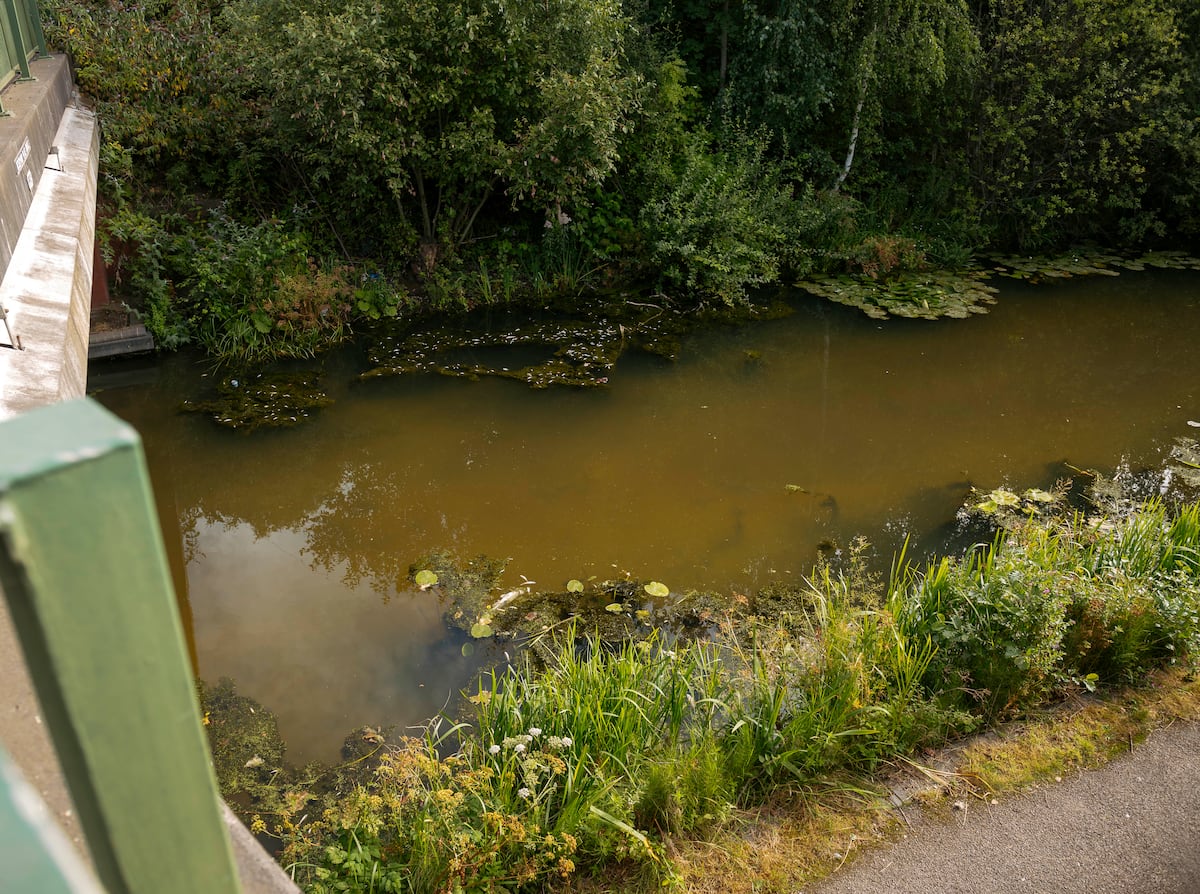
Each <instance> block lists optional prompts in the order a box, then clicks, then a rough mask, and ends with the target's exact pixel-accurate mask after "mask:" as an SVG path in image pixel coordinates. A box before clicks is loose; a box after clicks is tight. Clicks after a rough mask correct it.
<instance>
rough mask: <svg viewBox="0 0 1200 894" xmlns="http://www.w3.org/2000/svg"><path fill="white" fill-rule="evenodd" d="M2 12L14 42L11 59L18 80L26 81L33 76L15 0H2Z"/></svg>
mask: <svg viewBox="0 0 1200 894" xmlns="http://www.w3.org/2000/svg"><path fill="white" fill-rule="evenodd" d="M4 12H5V14H6V15H7V16H8V26H9V28H11V29H12V33H13V41H14V43H16V50H17V58H16V59H14V60H13V63H14V64H15V66H16V68H17V70H18V71H19V72H20V74H19V75H18V76H17V77H18V79H19V80H22V81H28V80H31V79H32V78H33V70H32V69H30V67H29V55H28V48H27V47H26V46H25V35H24V34H22V33H21V19H20V18H19V17H18V16H17V4H16V0H4Z"/></svg>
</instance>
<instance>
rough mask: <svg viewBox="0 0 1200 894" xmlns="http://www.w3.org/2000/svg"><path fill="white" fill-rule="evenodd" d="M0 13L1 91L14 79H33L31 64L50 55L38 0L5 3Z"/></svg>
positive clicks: (16, 0)
mask: <svg viewBox="0 0 1200 894" xmlns="http://www.w3.org/2000/svg"><path fill="white" fill-rule="evenodd" d="M2 2H3V6H4V8H3V10H0V33H2V34H3V40H0V87H3V86H4V85H5V84H7V83H8V82H9V81H10V80H11V79H12V78H14V77H17V78H29V77H32V75H31V74H30V70H29V60H30V59H32V58H33V57H34V56H45V55H46V37H45V35H44V34H43V33H42V20H41V15H40V13H39V12H38V5H37V0H2Z"/></svg>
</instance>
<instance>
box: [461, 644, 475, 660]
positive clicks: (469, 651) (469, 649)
mask: <svg viewBox="0 0 1200 894" xmlns="http://www.w3.org/2000/svg"><path fill="white" fill-rule="evenodd" d="M459 651H460V652H462V657H463V658H470V657H471V656H472V655H474V654H475V644H474V643H463V644H462V648H461V649H460V650H459Z"/></svg>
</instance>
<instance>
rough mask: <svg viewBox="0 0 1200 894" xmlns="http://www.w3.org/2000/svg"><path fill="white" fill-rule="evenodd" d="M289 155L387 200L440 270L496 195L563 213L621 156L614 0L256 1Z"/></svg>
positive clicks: (257, 43)
mask: <svg viewBox="0 0 1200 894" xmlns="http://www.w3.org/2000/svg"><path fill="white" fill-rule="evenodd" d="M233 18H234V20H235V21H236V22H237V23H238V25H237V27H238V33H239V35H240V39H241V45H242V49H243V55H244V58H245V59H247V60H248V61H247V67H248V71H249V74H250V75H251V77H252V78H253V79H254V82H255V84H256V85H257V86H258V87H259V88H260V89H261V90H262V91H263V93H264V94H265V95H266V96H267V97H269V99H270V120H271V123H272V126H273V128H274V136H275V138H276V139H277V140H279V141H280V147H281V151H282V152H284V153H286V154H287V155H288V156H289V157H291V158H293V159H295V160H296V161H297V162H298V163H299V164H300V165H301V166H302V167H303V168H304V169H305V170H306V172H308V174H309V175H310V176H311V178H312V180H313V181H314V182H315V183H317V184H327V183H337V182H340V183H343V184H346V183H348V184H349V185H350V187H351V193H352V194H357V195H358V196H359V197H360V200H361V201H362V202H364V203H367V204H368V205H369V204H370V203H372V202H374V201H378V198H379V197H380V196H381V195H382V196H389V197H390V199H391V200H392V201H394V202H395V203H396V204H397V206H398V207H399V208H400V209H402V211H403V212H404V214H405V215H406V216H407V217H408V218H409V219H410V220H411V221H412V223H413V225H414V226H415V228H416V229H417V230H418V231H419V233H420V235H421V239H422V242H423V243H424V245H425V248H424V252H425V259H426V262H427V263H429V264H432V262H433V260H434V259H435V256H436V249H435V246H440V247H442V248H444V247H447V246H451V247H452V246H456V245H459V244H461V243H462V242H463V241H464V240H465V239H466V238H467V237H468V236H469V234H470V233H471V231H472V227H473V226H474V224H475V222H476V220H477V218H478V215H479V214H480V212H481V210H482V209H483V208H484V207H485V205H486V204H487V203H488V202H489V200H490V199H492V197H493V196H495V195H496V194H497V193H504V194H506V195H507V196H508V198H509V199H510V201H511V202H512V203H514V204H525V205H533V206H535V207H538V208H540V209H543V210H545V211H547V212H548V213H550V214H552V215H553V214H557V213H558V212H559V211H560V210H561V208H562V207H563V206H564V205H569V203H571V202H572V201H573V200H574V199H575V198H576V197H577V196H578V195H579V194H580V193H581V192H582V191H583V190H585V189H586V188H588V187H589V186H591V185H593V184H595V183H596V182H597V181H599V180H600V179H601V178H602V177H603V176H604V175H605V174H607V173H608V172H609V171H610V170H611V169H612V167H613V164H614V162H615V160H616V154H617V145H618V136H619V133H620V131H621V130H622V128H623V127H624V126H625V122H626V115H627V112H628V109H629V107H630V103H631V102H632V97H633V91H632V87H633V79H632V78H631V77H630V76H628V74H627V73H626V71H625V69H624V67H623V65H622V43H623V37H624V32H625V28H626V23H625V20H624V19H623V18H622V16H621V14H620V10H619V7H618V5H617V4H616V3H614V2H611V0H547V2H534V0H506V2H496V0H414V2H402V0H351V2H349V3H342V2H331V0H300V2H297V0H244V2H242V3H239V4H238V5H237V6H236V8H235V9H234V16H233Z"/></svg>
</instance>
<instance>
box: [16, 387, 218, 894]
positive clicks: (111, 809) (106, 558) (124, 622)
mask: <svg viewBox="0 0 1200 894" xmlns="http://www.w3.org/2000/svg"><path fill="white" fill-rule="evenodd" d="M0 583H2V584H3V589H4V593H5V595H6V597H7V599H8V602H9V608H10V610H11V614H12V617H13V622H14V625H15V627H16V631H17V635H18V638H19V639H20V641H21V646H22V650H23V652H24V653H25V659H26V663H27V664H28V666H29V669H30V674H31V676H32V677H33V680H34V685H35V688H36V690H37V694H38V698H39V701H40V702H41V706H42V712H43V715H44V716H45V719H46V723H47V725H48V727H49V729H50V733H51V736H52V738H53V740H54V743H55V750H56V751H57V752H58V756H59V760H60V762H61V763H62V766H63V772H64V774H65V775H66V777H67V785H68V788H69V789H70V791H71V795H72V798H73V800H74V802H75V807H76V810H77V811H78V814H79V820H80V824H81V825H82V827H83V832H84V836H85V837H86V838H87V841H88V847H89V849H90V850H91V854H92V859H93V861H94V863H95V865H96V870H97V872H98V874H99V876H100V880H101V882H102V883H103V884H104V886H105V888H106V889H107V891H108V892H109V894H237V892H238V891H239V884H238V880H237V875H236V872H235V869H234V863H233V857H232V853H231V850H230V846H229V839H228V837H227V834H226V831H225V827H224V825H223V823H222V819H221V814H220V809H219V802H218V795H217V790H216V783H215V780H214V778H213V772H212V767H211V763H210V760H209V755H208V749H207V746H206V744H205V738H204V730H203V727H202V725H201V721H200V716H199V711H198V707H197V704H196V696H195V689H194V687H193V681H192V676H191V668H190V666H189V664H188V661H187V657H186V652H185V651H184V642H183V632H182V630H181V626H180V622H179V616H178V612H177V609H176V605H175V598H174V594H173V592H172V585H171V578H170V573H169V571H168V568H167V563H166V559H165V554H164V552H163V545H162V536H161V533H160V531H159V528H158V523H157V519H156V517H155V512H154V502H153V498H152V494H151V490H150V484H149V478H148V476H147V473H146V464H145V459H144V457H143V455H142V450H141V441H140V439H139V438H138V435H137V433H136V432H134V431H133V429H132V428H130V427H129V426H128V425H126V424H124V423H123V422H121V421H120V420H118V419H116V418H115V417H113V416H112V415H111V414H109V413H108V412H107V411H105V410H104V409H102V408H101V407H99V406H98V405H97V404H95V403H93V402H91V401H88V400H79V401H71V402H68V403H64V404H55V405H53V406H48V407H43V408H40V409H38V410H34V411H31V412H29V413H26V414H24V415H22V416H18V417H16V418H15V419H12V420H9V421H7V422H4V423H0Z"/></svg>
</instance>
